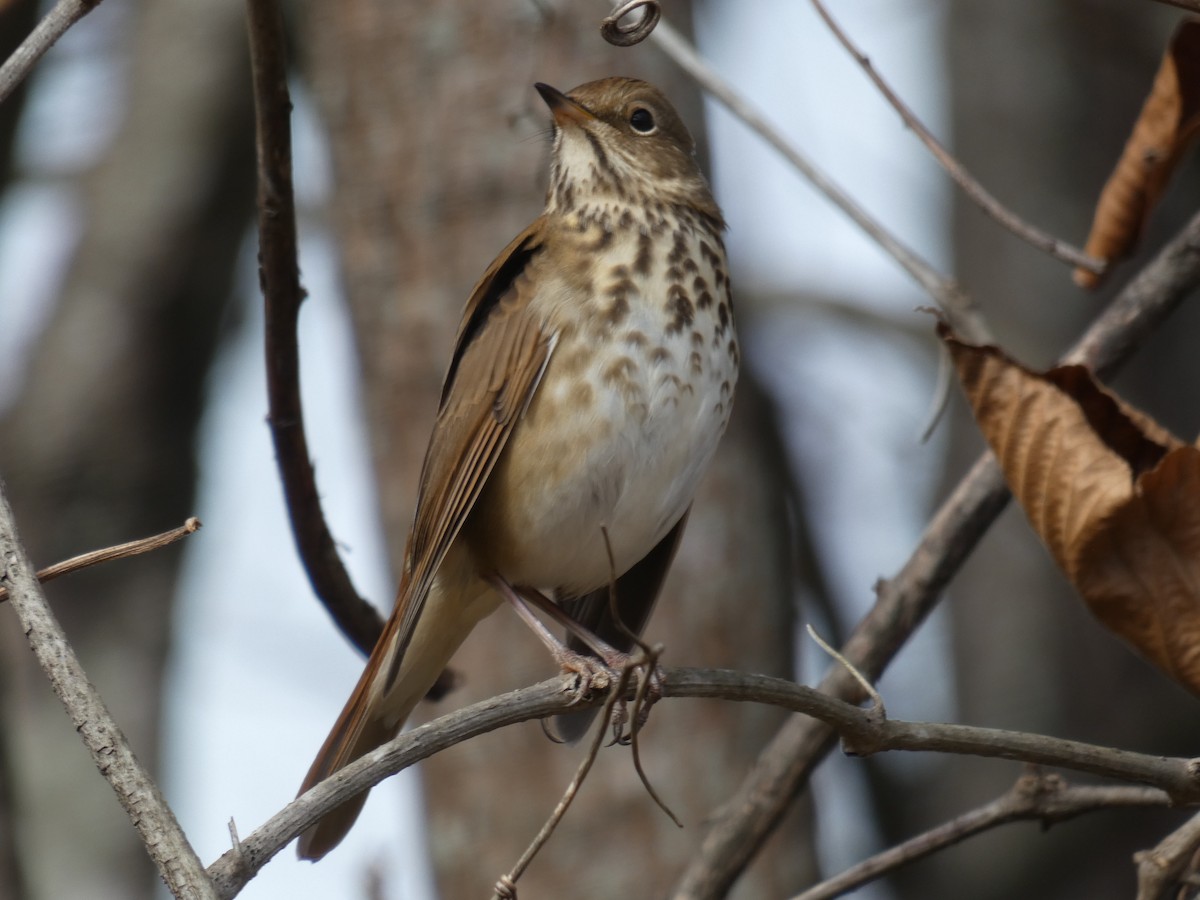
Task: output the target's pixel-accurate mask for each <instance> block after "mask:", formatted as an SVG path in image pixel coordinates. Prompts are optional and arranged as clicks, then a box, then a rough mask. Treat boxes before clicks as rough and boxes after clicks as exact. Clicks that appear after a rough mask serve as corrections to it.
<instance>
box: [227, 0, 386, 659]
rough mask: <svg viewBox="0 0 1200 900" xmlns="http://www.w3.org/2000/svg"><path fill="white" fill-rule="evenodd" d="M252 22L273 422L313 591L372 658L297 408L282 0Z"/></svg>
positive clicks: (296, 283)
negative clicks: (326, 513) (325, 508)
mask: <svg viewBox="0 0 1200 900" xmlns="http://www.w3.org/2000/svg"><path fill="white" fill-rule="evenodd" d="M247 25H248V29H249V33H250V60H251V65H252V69H253V79H254V117H255V134H256V138H257V142H258V234H259V252H258V274H259V283H260V286H261V288H262V292H263V299H264V301H265V308H266V362H267V395H268V398H269V406H270V412H269V414H268V423H269V425H270V428H271V439H272V440H273V441H274V443H275V458H276V462H277V464H278V466H279V475H280V478H281V480H282V482H283V492H284V495H285V497H286V499H287V507H288V518H289V519H290V521H291V525H292V535H293V537H294V538H295V540H296V549H297V551H298V552H299V554H300V560H301V562H302V563H303V564H304V570H305V571H306V572H307V573H308V579H309V581H310V582H311V583H312V586H313V590H314V591H316V593H317V596H318V597H319V598H320V600H321V602H322V603H323V604H324V605H325V608H326V609H327V610H328V611H329V614H330V616H332V617H333V620H334V622H336V623H337V626H338V627H339V628H340V629H341V630H342V633H343V634H345V635H346V637H348V638H349V639H350V640H351V641H352V642H353V643H354V645H355V646H356V647H358V649H359V650H361V651H362V652H363V653H364V654H369V653H370V652H371V648H372V647H374V646H375V642H376V641H377V640H378V639H379V635H380V633H381V631H382V630H383V623H382V621H381V619H380V616H379V613H378V611H377V610H376V609H375V607H373V606H372V605H371V604H370V603H368V602H367V601H366V600H364V599H363V598H362V597H361V596H359V594H358V592H357V591H356V590H355V589H354V585H353V584H352V583H351V581H350V575H349V573H347V571H346V568H345V566H344V565H343V564H342V560H341V557H340V556H339V554H338V550H337V545H336V544H335V543H334V540H333V535H332V534H330V532H329V526H328V525H327V524H326V522H325V514H324V512H323V511H322V509H321V498H320V495H319V494H318V493H317V482H316V474H315V473H314V472H313V467H312V462H311V460H310V457H309V452H308V440H307V438H306V437H305V433H304V411H303V409H302V407H301V404H300V348H299V345H298V344H297V341H296V324H297V322H298V321H299V317H300V302H301V300H303V298H304V290H303V288H302V287H301V286H300V271H299V264H298V262H297V253H296V206H295V199H294V197H293V194H292V138H291V129H290V116H291V110H292V102H291V99H290V97H289V96H288V88H287V59H286V49H285V46H284V30H283V16H282V13H281V11H280V7H279V3H278V0H248V2H247Z"/></svg>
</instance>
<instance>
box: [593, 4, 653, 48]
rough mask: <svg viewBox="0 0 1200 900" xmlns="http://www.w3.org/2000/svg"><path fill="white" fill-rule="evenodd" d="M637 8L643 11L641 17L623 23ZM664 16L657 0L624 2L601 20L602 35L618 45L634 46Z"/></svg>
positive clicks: (645, 36)
mask: <svg viewBox="0 0 1200 900" xmlns="http://www.w3.org/2000/svg"><path fill="white" fill-rule="evenodd" d="M636 9H640V10H641V11H642V15H641V17H640V18H639V19H638V20H637V21H636V22H632V23H630V24H628V25H622V24H621V20H622V19H624V18H625V17H626V16H627V15H629V14H630V13H631V12H633V11H634V10H636ZM661 16H662V7H661V6H659V4H658V3H657V2H656V0H629V2H627V3H622V4H621V5H620V6H618V7H617V8H616V9H614V10H613V11H612V12H611V13H609V14H608V15H607V16H605V17H604V19H603V20H602V21H601V22H600V36H601V37H602V38H604V39H605V40H606V41H608V42H609V43H610V44H612V45H614V46H616V47H632V46H633V45H634V44H640V43H641V42H642V41H644V40H645V39H646V38H647V37H649V36H650V32H652V31H653V30H654V26H655V25H657V24H658V20H659V18H660V17H661Z"/></svg>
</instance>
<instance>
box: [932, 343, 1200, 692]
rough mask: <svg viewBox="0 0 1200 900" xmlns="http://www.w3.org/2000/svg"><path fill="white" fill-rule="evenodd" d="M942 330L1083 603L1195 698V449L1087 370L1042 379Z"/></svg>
mask: <svg viewBox="0 0 1200 900" xmlns="http://www.w3.org/2000/svg"><path fill="white" fill-rule="evenodd" d="M938 332H939V334H940V335H941V337H942V339H943V340H944V341H945V343H946V346H947V347H948V348H949V350H950V355H951V358H952V359H953V360H954V365H955V368H956V369H957V371H958V377H959V380H960V381H961V382H962V385H963V388H964V390H965V391H966V394H967V399H968V401H969V402H970V404H971V408H972V410H973V411H974V413H975V418H976V419H977V420H978V422H979V427H980V429H981V430H982V431H983V434H984V437H985V438H987V441H988V444H990V445H991V448H992V450H993V451H994V452H995V454H996V457H997V459H998V460H999V463H1000V467H1001V469H1003V471H1004V475H1005V478H1007V479H1008V484H1009V486H1010V487H1011V488H1012V492H1013V495H1014V496H1015V497H1016V498H1017V501H1018V502H1019V503H1020V504H1021V507H1022V508H1023V509H1024V510H1025V514H1026V516H1028V518H1029V521H1030V523H1031V524H1032V525H1033V527H1034V529H1035V530H1036V531H1037V533H1038V535H1039V536H1040V537H1041V539H1042V540H1043V541H1044V542H1045V544H1046V546H1047V548H1049V550H1050V553H1051V555H1053V557H1054V559H1055V561H1057V562H1058V564H1059V566H1060V567H1061V568H1062V569H1063V571H1064V572H1065V573H1066V574H1067V577H1068V578H1069V579H1070V580H1071V583H1072V584H1073V585H1074V586H1075V588H1076V590H1078V591H1079V593H1080V594H1081V595H1082V597H1083V599H1084V602H1085V603H1086V604H1087V605H1088V608H1089V609H1090V610H1091V611H1092V613H1093V614H1094V615H1095V616H1096V617H1097V618H1098V619H1100V621H1101V622H1103V623H1104V625H1105V626H1106V627H1107V628H1109V629H1110V630H1111V631H1113V632H1115V633H1116V634H1118V635H1120V636H1121V637H1123V638H1124V639H1125V640H1127V641H1129V643H1131V644H1133V645H1134V646H1135V647H1136V648H1137V649H1138V650H1139V651H1141V653H1142V654H1144V655H1145V656H1146V657H1147V658H1148V659H1149V660H1150V661H1151V662H1153V663H1154V664H1155V665H1157V666H1158V667H1159V668H1160V669H1162V670H1163V671H1165V672H1166V673H1167V674H1168V675H1170V676H1171V677H1172V678H1174V679H1175V680H1176V681H1179V682H1180V683H1182V684H1183V685H1184V686H1186V687H1187V688H1188V689H1189V690H1191V691H1192V692H1193V693H1196V694H1200V449H1197V448H1196V447H1194V446H1190V445H1187V444H1185V443H1183V442H1182V441H1181V440H1179V439H1178V438H1176V437H1175V436H1173V435H1172V434H1171V433H1170V432H1168V431H1167V430H1166V429H1164V428H1162V427H1161V426H1160V425H1158V424H1157V423H1155V422H1154V421H1153V420H1152V419H1151V418H1149V417H1148V416H1146V415H1145V414H1143V413H1141V412H1139V411H1138V410H1136V409H1134V408H1133V407H1131V406H1128V405H1127V404H1125V403H1123V402H1122V401H1121V400H1120V399H1119V398H1117V397H1116V396H1115V395H1113V394H1111V393H1110V392H1109V391H1107V390H1105V389H1104V388H1103V387H1102V386H1101V385H1099V384H1097V383H1096V381H1095V380H1094V378H1093V377H1092V375H1091V373H1090V372H1089V371H1088V370H1087V369H1086V368H1085V367H1083V366H1060V367H1058V368H1055V369H1051V370H1050V371H1048V372H1046V373H1044V374H1038V373H1036V372H1032V371H1030V370H1029V369H1026V368H1025V367H1023V366H1021V365H1020V364H1019V363H1016V362H1014V361H1013V360H1011V359H1009V358H1008V357H1007V356H1006V355H1005V354H1004V353H1003V352H1002V351H1001V350H999V349H997V348H996V347H977V346H973V345H971V344H968V343H965V342H964V341H961V340H959V339H958V338H957V337H955V336H954V334H953V333H952V332H951V331H950V329H949V328H948V327H947V326H946V325H944V324H943V325H939V327H938Z"/></svg>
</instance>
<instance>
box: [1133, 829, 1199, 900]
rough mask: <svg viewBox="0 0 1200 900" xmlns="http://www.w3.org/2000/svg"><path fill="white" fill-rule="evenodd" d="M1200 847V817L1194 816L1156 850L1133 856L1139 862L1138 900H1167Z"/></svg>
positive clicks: (1143, 851)
mask: <svg viewBox="0 0 1200 900" xmlns="http://www.w3.org/2000/svg"><path fill="white" fill-rule="evenodd" d="M1197 847H1200V815H1196V816H1192V818H1190V819H1188V820H1187V821H1186V822H1184V823H1183V825H1182V826H1181V827H1180V828H1177V829H1176V830H1175V831H1173V832H1172V833H1171V834H1169V835H1167V836H1166V837H1165V838H1163V840H1161V841H1160V842H1159V843H1158V846H1156V847H1155V848H1154V849H1153V850H1142V851H1141V852H1139V853H1135V854H1134V855H1133V861H1134V862H1135V863H1137V876H1138V892H1137V900H1167V898H1170V897H1174V896H1175V895H1174V894H1173V893H1171V891H1172V889H1173V888H1175V887H1177V886H1178V884H1179V879H1180V876H1181V875H1182V874H1183V872H1184V869H1185V868H1187V866H1188V864H1189V863H1190V862H1191V861H1192V858H1193V856H1194V855H1195V853H1196V848H1197Z"/></svg>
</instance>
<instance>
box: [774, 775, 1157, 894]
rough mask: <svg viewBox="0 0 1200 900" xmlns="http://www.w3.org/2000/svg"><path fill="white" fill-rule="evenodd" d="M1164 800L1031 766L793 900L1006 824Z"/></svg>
mask: <svg viewBox="0 0 1200 900" xmlns="http://www.w3.org/2000/svg"><path fill="white" fill-rule="evenodd" d="M1170 802H1171V801H1170V798H1169V797H1168V796H1167V795H1166V794H1165V793H1163V792H1162V791H1160V790H1156V789H1154V788H1145V787H1125V786H1116V787H1092V786H1090V785H1089V786H1078V787H1076V786H1071V785H1068V784H1067V783H1066V782H1065V781H1064V780H1063V779H1062V778H1061V777H1059V776H1057V775H1046V774H1044V773H1042V772H1041V771H1040V770H1038V769H1034V770H1033V771H1032V772H1028V773H1026V774H1024V775H1022V776H1021V777H1020V778H1018V779H1017V782H1016V784H1014V785H1013V786H1012V787H1011V788H1010V789H1009V790H1008V791H1007V792H1006V793H1005V794H1004V795H1002V796H1001V797H998V798H997V799H995V800H993V801H992V802H991V803H987V804H984V805H983V806H981V807H979V808H978V809H973V810H971V811H970V812H968V813H964V814H963V815H961V816H958V817H956V818H954V819H953V820H951V821H949V822H947V823H945V824H944V825H939V826H938V827H937V828H934V829H931V830H930V831H927V832H925V833H924V834H920V835H917V836H916V837H914V838H911V839H910V840H907V841H904V842H903V843H901V844H897V845H896V846H894V847H890V848H888V849H887V850H885V851H883V852H882V853H879V854H877V855H875V856H872V857H871V858H870V859H865V860H863V861H862V862H861V863H858V864H857V865H855V866H852V867H851V868H849V869H847V870H846V871H844V872H840V873H838V874H837V875H835V876H834V877H833V878H829V879H826V880H825V881H822V882H821V883H820V884H817V885H813V886H812V887H811V888H809V889H808V890H806V891H804V892H803V893H801V894H798V895H797V896H796V897H795V898H793V900H830V898H832V897H841V896H842V895H843V894H848V893H850V892H851V891H853V890H856V889H857V888H860V887H862V886H863V885H864V884H867V883H869V882H871V881H875V880H877V879H879V878H881V877H883V876H884V875H886V874H887V873H888V872H891V871H892V870H894V869H898V868H900V867H901V866H905V865H908V864H909V863H911V862H915V861H916V860H918V859H923V858H925V857H927V856H931V855H932V854H934V853H937V852H938V851H939V850H944V849H945V848H946V847H949V846H951V845H953V844H957V843H960V842H961V841H964V840H966V839H967V838H970V837H974V836H975V835H977V834H980V833H982V832H984V831H988V830H990V829H992V828H996V827H998V826H1000V825H1007V824H1008V823H1009V822H1019V821H1025V820H1029V819H1036V820H1038V821H1040V822H1041V823H1042V825H1043V826H1044V827H1048V826H1050V825H1053V824H1056V823H1058V822H1065V821H1066V820H1068V819H1073V818H1075V817H1076V816H1081V815H1084V814H1085V813H1089V812H1093V811H1095V810H1099V809H1113V808H1116V807H1131V806H1132V807H1138V806H1167V805H1169V804H1170Z"/></svg>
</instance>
